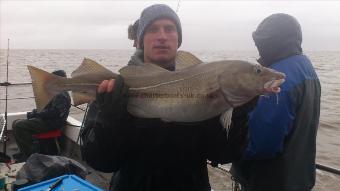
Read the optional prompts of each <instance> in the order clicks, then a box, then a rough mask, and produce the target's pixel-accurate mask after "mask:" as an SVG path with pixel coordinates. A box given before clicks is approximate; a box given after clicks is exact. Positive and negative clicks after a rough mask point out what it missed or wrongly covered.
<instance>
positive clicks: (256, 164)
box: [231, 15, 321, 191]
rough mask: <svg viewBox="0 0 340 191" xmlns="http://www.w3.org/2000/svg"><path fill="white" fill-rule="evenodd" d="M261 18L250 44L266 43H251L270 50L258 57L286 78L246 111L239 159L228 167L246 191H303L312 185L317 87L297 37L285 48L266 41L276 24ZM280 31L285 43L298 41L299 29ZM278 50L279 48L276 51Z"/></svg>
mask: <svg viewBox="0 0 340 191" xmlns="http://www.w3.org/2000/svg"><path fill="white" fill-rule="evenodd" d="M276 16H277V15H275V17H274V20H275V18H276ZM284 16H285V15H284ZM290 19H291V18H289V20H290ZM267 21H268V20H266V19H265V20H264V21H263V22H262V23H261V24H260V26H259V28H260V29H261V30H257V31H256V32H255V33H256V38H255V37H254V40H255V42H256V45H258V44H261V43H263V44H266V43H267V44H266V46H257V47H258V49H259V52H262V53H263V52H266V53H268V52H271V54H262V55H261V56H262V57H261V58H262V59H260V60H262V61H264V62H265V65H267V66H269V67H270V68H273V69H275V70H277V71H279V72H283V73H285V74H286V79H285V80H286V81H285V83H283V84H282V85H281V92H280V93H278V94H277V95H268V96H262V97H260V98H259V100H258V103H257V105H256V107H255V109H254V110H253V111H252V112H250V114H249V135H250V136H249V143H248V146H247V149H246V151H245V153H244V159H243V160H241V161H238V162H234V163H233V166H232V170H231V171H232V174H233V176H234V177H235V178H236V180H238V181H239V182H240V183H241V185H242V187H243V189H244V190H246V191H267V190H268V191H272V190H275V191H308V190H311V189H312V188H313V186H314V184H315V153H316V135H317V128H318V124H319V115H320V96H321V86H320V82H319V79H318V77H317V74H316V73H315V71H314V68H313V66H312V64H311V62H310V61H309V59H308V58H307V57H306V56H304V55H301V54H300V52H299V49H300V48H301V46H300V44H301V41H300V42H299V43H295V44H294V43H291V44H290V45H289V46H281V45H280V43H279V42H271V41H269V40H268V39H271V38H272V37H273V36H275V38H278V37H276V36H277V35H278V34H277V33H275V34H272V33H274V32H275V31H276V30H275V29H272V28H270V27H274V28H275V27H276V25H280V24H282V23H280V20H279V21H278V23H273V22H269V23H267ZM269 21H271V20H269ZM290 21H291V20H290ZM285 22H286V21H285ZM293 23H295V24H296V23H297V22H293ZM267 25H268V26H267ZM269 26H270V27H269ZM283 26H284V25H283ZM280 27H282V26H281V25H280ZM290 28H294V27H290ZM295 28H299V26H298V27H297V26H296V27H295ZM276 32H277V31H276ZM282 33H283V34H282V38H280V39H281V40H283V41H286V38H288V39H287V41H290V40H292V39H300V33H301V31H300V32H296V31H295V33H293V34H296V35H297V36H294V35H293V34H291V35H293V36H289V35H287V34H285V31H284V30H283V31H282ZM265 37H268V38H265ZM283 44H285V43H283ZM269 45H271V46H269ZM269 49H274V50H269ZM286 49H288V50H287V51H286ZM278 50H281V51H282V52H281V53H280V54H276V51H278ZM294 50H297V51H294ZM283 55H284V56H283ZM282 56H283V57H282Z"/></svg>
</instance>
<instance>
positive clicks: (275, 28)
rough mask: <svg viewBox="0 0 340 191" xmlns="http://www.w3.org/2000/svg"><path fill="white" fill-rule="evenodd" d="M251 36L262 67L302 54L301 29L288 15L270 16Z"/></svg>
mask: <svg viewBox="0 0 340 191" xmlns="http://www.w3.org/2000/svg"><path fill="white" fill-rule="evenodd" d="M252 36H253V39H254V42H255V45H256V47H257V49H258V51H259V54H260V58H259V60H258V61H259V63H260V64H262V65H264V66H270V65H271V64H273V63H274V62H276V61H279V60H281V59H284V58H287V57H290V56H293V55H299V54H302V48H301V43H302V32H301V27H300V24H299V23H298V21H297V20H296V19H295V18H294V17H292V16H290V15H287V14H283V13H277V14H273V15H270V16H269V17H267V18H265V19H264V20H263V21H262V22H261V23H260V24H259V26H258V27H257V29H256V31H254V32H253V35H252Z"/></svg>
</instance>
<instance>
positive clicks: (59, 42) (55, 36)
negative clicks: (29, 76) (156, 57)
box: [0, 0, 340, 50]
mask: <svg viewBox="0 0 340 191" xmlns="http://www.w3.org/2000/svg"><path fill="white" fill-rule="evenodd" d="M154 3H165V4H167V5H169V6H170V7H172V8H173V9H174V10H176V8H177V4H178V0H172V1H170V0H169V1H114V0H106V1H91V0H75V1H65V0H63V1H56V0H45V1H41V0H40V1H39V0H38V1H32V0H29V1H18V0H0V48H7V39H8V38H10V47H11V48H13V49H15V48H18V49H19V48H20V49H26V48H28V49H44V48H49V49H132V42H131V41H129V40H128V39H127V27H128V25H129V24H131V23H133V22H134V20H135V19H137V18H138V17H139V16H140V13H141V11H142V10H143V9H144V8H145V7H147V6H148V5H151V4H154ZM278 12H282V13H288V14H291V15H293V16H294V17H296V18H297V19H298V20H299V22H300V24H301V26H302V30H303V38H304V39H303V48H304V49H305V50H340V19H339V18H340V1H292V0H290V1H288V0H286V1H274V0H273V1H269V0H268V1H255V0H253V1H191V0H181V1H180V6H179V9H178V15H179V17H180V19H181V22H182V28H183V44H182V47H181V48H182V49H187V50H255V46H254V43H253V41H252V39H251V33H252V32H253V31H254V30H255V29H256V26H257V25H258V24H259V23H260V22H261V21H262V20H263V19H264V18H265V17H267V16H269V15H270V14H273V13H278Z"/></svg>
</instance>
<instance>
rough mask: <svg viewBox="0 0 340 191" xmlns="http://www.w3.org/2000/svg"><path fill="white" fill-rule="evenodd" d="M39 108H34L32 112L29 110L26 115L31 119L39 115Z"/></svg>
mask: <svg viewBox="0 0 340 191" xmlns="http://www.w3.org/2000/svg"><path fill="white" fill-rule="evenodd" d="M37 113H38V110H37V109H33V110H32V111H31V112H27V114H26V117H27V119H31V118H34V117H36V116H37Z"/></svg>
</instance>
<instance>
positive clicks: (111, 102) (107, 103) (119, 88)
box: [96, 75, 128, 119]
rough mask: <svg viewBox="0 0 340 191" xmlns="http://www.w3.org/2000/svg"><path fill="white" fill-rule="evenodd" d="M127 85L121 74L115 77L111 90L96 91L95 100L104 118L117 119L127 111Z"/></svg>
mask: <svg viewBox="0 0 340 191" xmlns="http://www.w3.org/2000/svg"><path fill="white" fill-rule="evenodd" d="M127 95H128V87H127V86H126V85H125V83H124V79H123V77H122V76H121V75H118V77H117V78H116V79H115V85H114V87H113V91H112V92H104V93H97V95H96V102H97V104H98V107H99V110H100V113H101V115H102V116H103V117H104V118H106V119H117V118H120V117H122V116H124V115H125V114H126V113H127V103H128V96H127Z"/></svg>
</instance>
